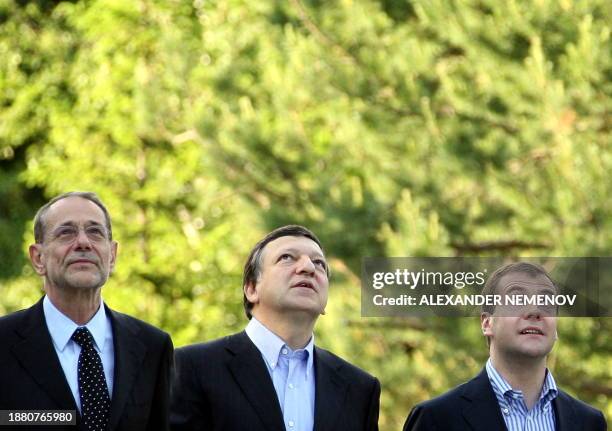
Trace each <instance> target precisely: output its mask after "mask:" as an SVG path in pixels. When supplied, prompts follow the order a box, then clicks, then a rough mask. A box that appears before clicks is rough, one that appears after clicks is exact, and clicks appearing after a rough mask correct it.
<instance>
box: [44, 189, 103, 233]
mask: <svg viewBox="0 0 612 431" xmlns="http://www.w3.org/2000/svg"><path fill="white" fill-rule="evenodd" d="M104 221H105V219H104V213H103V212H102V209H101V208H100V207H99V206H98V205H96V204H95V203H94V202H92V201H90V200H88V199H84V198H82V197H79V196H70V197H67V198H64V199H60V200H59V201H57V202H54V203H53V205H51V206H50V207H49V210H48V211H47V214H45V223H46V224H47V225H48V226H53V225H60V224H64V223H75V222H76V223H78V222H81V223H86V222H94V223H99V224H104Z"/></svg>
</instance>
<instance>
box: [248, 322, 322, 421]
mask: <svg viewBox="0 0 612 431" xmlns="http://www.w3.org/2000/svg"><path fill="white" fill-rule="evenodd" d="M245 331H246V333H247V335H248V336H249V338H250V339H251V341H252V342H253V344H255V346H257V348H258V349H259V351H260V352H261V356H262V357H263V359H264V362H265V363H266V367H267V368H268V372H269V373H270V377H271V378H272V382H273V383H274V389H275V390H276V395H277V396H278V401H279V404H280V407H281V411H282V412H283V420H284V422H285V429H286V430H287V431H312V430H313V427H314V406H315V404H314V403H315V372H314V366H313V364H314V356H313V353H314V335H313V336H312V337H310V341H309V342H308V344H307V345H306V347H304V348H303V349H298V350H291V348H290V347H289V346H287V344H286V343H285V342H284V341H283V340H282V339H281V338H280V337H278V336H277V335H276V334H274V333H273V332H272V331H270V330H269V329H268V328H266V327H265V326H264V325H263V324H262V323H261V322H259V321H258V320H257V319H256V318H254V317H253V318H252V319H251V320H250V322H249V324H248V325H247V327H246V329H245Z"/></svg>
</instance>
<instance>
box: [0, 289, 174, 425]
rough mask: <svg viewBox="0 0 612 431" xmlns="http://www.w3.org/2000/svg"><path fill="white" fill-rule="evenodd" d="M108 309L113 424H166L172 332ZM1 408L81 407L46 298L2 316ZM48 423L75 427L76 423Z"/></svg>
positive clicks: (0, 356) (70, 408)
mask: <svg viewBox="0 0 612 431" xmlns="http://www.w3.org/2000/svg"><path fill="white" fill-rule="evenodd" d="M106 311H107V315H108V316H109V317H110V320H111V324H112V328H113V340H114V348H115V372H114V384H113V394H112V397H111V416H110V421H109V430H110V431H141V430H142V431H145V430H147V431H153V430H167V429H168V407H169V393H170V370H171V365H172V353H173V348H172V341H171V340H170V337H169V336H168V334H166V333H165V332H163V331H161V330H159V329H157V328H155V327H153V326H151V325H149V324H147V323H145V322H142V321H140V320H137V319H134V318H133V317H129V316H126V315H125V314H121V313H117V312H115V311H112V310H110V309H109V308H108V307H106ZM0 409H4V410H15V409H18V410H35V409H36V410H76V404H75V401H74V397H73V395H72V392H71V391H70V387H69V386H68V382H67V381H66V377H65V375H64V371H63V369H62V367H61V365H60V362H59V359H58V357H57V354H56V352H55V348H54V347H53V341H52V339H51V335H50V334H49V330H48V329H47V324H46V322H45V317H44V314H43V306H42V300H40V301H39V302H38V303H36V304H35V305H34V306H32V307H30V308H28V309H27V310H22V311H18V312H16V313H13V314H10V315H8V316H5V317H2V318H0ZM78 423H80V417H79V415H78V411H77V424H78ZM32 428H35V429H37V430H42V429H45V428H44V427H40V426H37V427H32ZM4 429H8V428H5V427H1V426H0V430H4ZM15 429H16V430H19V431H23V430H25V429H29V428H28V427H27V426H26V427H24V426H17V427H15ZM47 429H49V430H53V431H61V430H63V429H65V430H72V431H75V430H76V427H74V426H67V427H61V426H49V427H48V428H47Z"/></svg>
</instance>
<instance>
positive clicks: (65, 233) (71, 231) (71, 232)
mask: <svg viewBox="0 0 612 431" xmlns="http://www.w3.org/2000/svg"><path fill="white" fill-rule="evenodd" d="M56 235H57V236H58V237H60V238H62V237H63V238H65V237H68V236H73V235H74V229H71V228H64V229H60V230H58V231H57V233H56Z"/></svg>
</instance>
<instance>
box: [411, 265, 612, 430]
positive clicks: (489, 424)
mask: <svg viewBox="0 0 612 431" xmlns="http://www.w3.org/2000/svg"><path fill="white" fill-rule="evenodd" d="M557 290H558V289H557V287H556V285H555V284H554V282H553V281H552V280H551V278H550V277H549V276H548V274H547V273H546V272H545V271H544V269H542V268H541V267H539V266H537V265H533V264H530V263H526V262H519V263H513V264H509V265H505V266H503V267H501V268H499V269H498V270H497V271H495V272H494V273H493V274H492V275H491V277H490V278H489V279H488V280H487V283H486V285H485V288H484V290H483V294H485V295H491V294H498V295H502V296H503V295H532V294H540V295H549V294H555V293H557ZM481 327H482V332H483V334H484V336H485V337H486V338H487V343H488V344H489V360H488V361H487V363H486V366H485V369H484V370H483V371H482V372H481V373H480V374H479V375H478V376H476V377H475V378H474V379H472V380H471V381H469V382H467V383H464V384H462V385H460V386H458V387H457V388H455V389H453V390H451V391H449V392H447V393H446V394H443V395H441V396H440V397H438V398H435V399H433V400H429V401H426V402H424V403H421V404H419V405H417V406H416V407H414V408H413V409H412V411H411V412H410V415H409V416H408V419H407V420H406V424H405V425H404V431H409V430H445V431H455V430H456V431H459V430H461V431H463V430H473V431H477V430H481V431H485V430H486V431H489V430H508V431H555V430H556V431H575V430H585V431H587V430H588V431H605V430H606V429H607V426H606V421H605V419H604V416H603V414H602V413H601V412H600V411H598V410H596V409H594V408H592V407H590V406H588V405H587V404H585V403H583V402H581V401H579V400H577V399H575V398H572V397H571V396H569V395H568V394H567V393H565V392H563V391H562V390H560V389H558V388H557V385H556V383H555V379H554V378H553V376H552V374H551V372H550V370H548V368H547V367H546V358H547V356H548V354H549V353H550V351H551V349H552V347H553V345H554V343H555V341H556V339H557V322H556V309H554V308H550V307H546V306H544V307H537V306H535V305H534V306H505V305H504V306H497V307H494V306H485V307H484V308H483V312H482V315H481Z"/></svg>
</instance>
